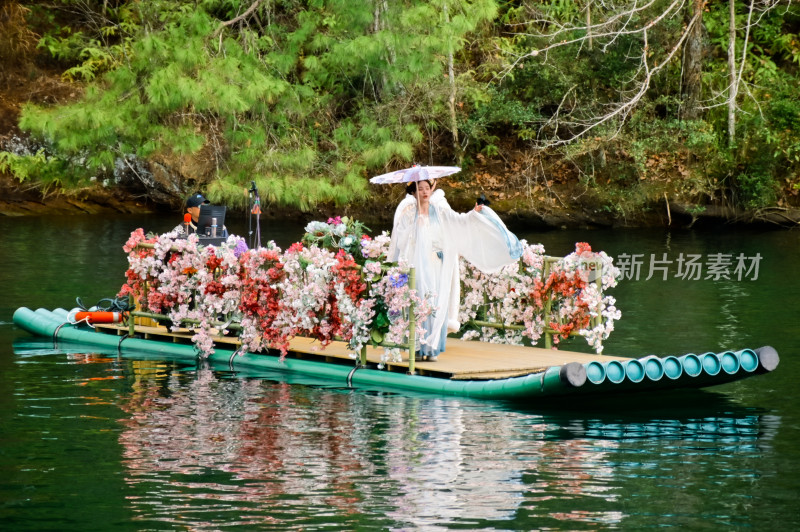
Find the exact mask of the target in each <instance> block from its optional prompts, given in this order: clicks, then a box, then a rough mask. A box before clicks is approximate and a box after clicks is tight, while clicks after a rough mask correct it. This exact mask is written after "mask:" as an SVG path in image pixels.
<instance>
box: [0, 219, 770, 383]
mask: <svg viewBox="0 0 800 532" xmlns="http://www.w3.org/2000/svg"><path fill="white" fill-rule="evenodd" d="M364 229H365V228H364V227H363V226H362V225H361V224H360V223H358V222H355V221H352V220H348V219H346V218H344V219H339V218H336V219H331V220H328V223H324V222H312V223H311V224H309V226H308V227H307V228H306V235H305V236H304V238H303V241H302V242H300V243H296V244H293V245H292V246H290V247H289V248H288V249H287V250H286V251H285V252H283V251H281V250H280V249H279V248H278V247H277V246H275V245H274V243H270V244H268V245H267V247H265V248H260V247H259V248H256V249H247V245H246V243H245V242H244V241H243V240H242V239H240V238H238V237H235V236H232V237H230V238H229V239H228V241H227V242H226V243H224V244H221V245H217V246H214V245H208V246H204V245H203V241H202V239H200V238H198V237H196V236H194V235H192V236H190V237H189V238H179V237H178V236H177V235H176V234H173V233H167V234H166V235H161V236H159V237H150V238H148V237H146V236H145V235H144V232H143V231H142V230H141V229H138V230H137V231H135V232H134V233H133V234H132V235H131V239H130V240H129V241H128V242H127V243H126V245H125V246H124V248H123V249H125V251H126V252H127V253H128V254H129V256H128V260H129V265H130V268H129V269H128V271H127V272H126V279H127V281H126V283H125V285H124V286H123V287H122V289H121V291H120V294H119V295H120V296H122V297H124V298H125V301H130V302H131V303H133V304H132V305H130V307H129V308H130V309H135V310H128V309H124V308H123V309H122V312H121V313H120V314H119V315H118V316H111V317H109V314H112V313H111V312H107V311H108V310H109V309H101V311H103V312H105V313H104V314H103V315H102V316H101V315H100V314H98V315H97V321H96V322H95V321H93V319H92V318H93V316H94V315H93V314H92V312H93V311H92V310H91V309H89V310H85V309H73V310H66V309H55V310H45V309H38V310H35V311H34V310H30V309H27V308H20V309H18V310H17V311H16V312H15V313H14V323H15V324H16V325H17V326H19V327H20V328H22V329H24V330H26V331H28V332H29V333H31V334H34V335H36V336H41V337H46V338H52V339H53V341H54V342H69V343H75V344H80V345H83V346H93V347H95V348H97V349H100V350H103V351H109V350H113V352H117V353H118V354H120V355H121V356H130V357H133V358H135V357H137V356H153V355H155V356H160V357H165V358H169V359H178V360H182V361H185V362H187V363H195V362H196V360H197V359H198V358H203V359H206V360H208V361H209V362H211V363H213V364H214V365H216V366H217V367H219V366H220V365H222V366H223V367H226V368H229V369H231V370H233V371H239V370H247V369H250V370H255V371H260V370H278V371H283V372H289V373H294V374H299V375H306V376H310V377H314V378H319V379H324V380H326V381H329V382H331V383H332V384H337V385H345V386H348V387H356V388H368V389H387V390H388V389H391V390H408V391H414V392H428V393H436V394H445V395H459V396H467V397H475V398H492V399H526V398H536V397H545V396H561V397H565V396H580V395H597V394H603V395H605V394H617V393H621V392H625V393H628V392H639V391H652V390H667V389H678V388H701V387H707V386H712V385H717V384H722V383H726V382H731V381H734V380H738V379H742V378H745V377H750V376H753V375H758V374H762V373H766V372H770V371H773V370H774V369H775V368H776V367H777V366H778V363H779V357H778V353H777V352H776V351H775V349H773V348H772V347H769V346H765V347H760V348H757V349H751V348H744V349H741V348H740V349H733V350H723V351H719V352H706V353H699V354H694V353H689V354H681V355H679V356H677V355H676V356H666V357H656V356H646V357H642V358H629V357H619V356H610V355H605V354H601V353H602V350H603V346H602V342H603V340H605V339H606V338H608V336H609V335H610V334H611V332H612V331H613V324H614V322H615V321H616V320H617V319H619V317H620V313H619V311H618V310H617V309H616V308H615V306H614V305H615V302H614V299H613V297H611V296H609V295H607V294H606V290H608V289H609V288H611V287H613V286H614V285H615V284H616V279H617V277H618V276H619V270H617V269H616V268H614V267H613V261H612V260H611V258H610V257H608V256H607V255H605V254H604V253H602V252H601V253H596V252H593V251H592V250H591V248H590V247H589V246H588V244H585V243H579V244H577V245H576V251H575V253H573V254H571V255H569V256H567V257H563V258H553V257H547V256H546V255H545V254H544V249H543V248H542V247H541V246H532V245H528V244H527V243H523V245H524V252H523V255H522V257H521V258H520V260H519V262H518V263H515V264H512V265H510V266H508V267H506V268H504V269H503V270H502V271H500V272H497V273H495V274H492V275H487V274H484V273H481V272H478V271H476V270H475V269H473V268H471V267H470V266H469V265H468V264H466V263H465V264H463V265H462V268H461V270H462V279H461V286H462V298H461V303H462V304H461V310H460V313H459V321H460V322H461V323H462V324H463V326H462V329H461V331H460V337H453V338H449V339H448V340H447V349H446V351H445V352H443V353H442V354H441V355H440V356H439V357H438V360H437V361H435V362H431V361H418V360H415V356H414V354H415V352H416V348H417V347H418V345H419V344H418V342H419V341H420V339H423V340H422V341H424V331H422V330H420V328H421V324H423V323H424V321H425V318H426V317H427V316H429V315H430V313H431V312H434V309H433V308H432V307H431V304H430V303H429V297H428V296H427V295H426V294H418V293H417V292H416V290H415V282H414V269H413V268H412V267H410V266H409V265H406V264H386V263H385V261H384V260H383V259H384V258H385V250H386V247H387V245H388V241H389V237H388V235H387V234H386V233H383V234H382V235H380V236H378V237H376V238H374V239H373V238H371V237H369V236H368V235H366V234H364V232H363V230H364ZM123 307H124V305H123ZM111 310H118V309H111ZM77 318H80V319H77ZM112 318H113V319H112ZM120 320H122V321H120ZM576 335H577V336H582V337H584V338H586V340H587V341H588V343H589V345H590V346H591V347H593V348H594V349H595V351H596V352H597V353H596V354H587V353H579V352H573V351H567V350H563V349H555V347H558V344H559V342H560V341H561V340H563V339H566V338H567V337H569V336H576ZM540 340H541V341H543V343H544V347H536V344H537V343H538V342H539V341H540Z"/></svg>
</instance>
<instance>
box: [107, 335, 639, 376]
mask: <svg viewBox="0 0 800 532" xmlns="http://www.w3.org/2000/svg"><path fill="white" fill-rule="evenodd" d="M97 328H98V329H100V330H104V331H106V332H110V333H113V334H125V333H126V332H127V331H128V328H127V327H126V326H122V325H97ZM136 331H137V332H138V333H140V334H142V335H143V336H144V338H147V339H153V340H162V341H184V342H185V341H188V340H189V339H190V338H191V337H192V333H191V331H188V330H180V331H177V332H172V331H170V330H169V329H167V328H166V327H163V326H156V327H148V326H141V325H137V326H136ZM215 342H216V343H218V344H224V345H225V346H226V347H229V348H235V347H236V346H238V345H240V342H239V341H238V339H237V338H236V337H232V336H219V337H217V338H215ZM289 352H290V353H289V356H293V357H298V358H327V359H329V360H330V359H339V361H341V362H346V361H353V356H352V353H351V352H350V350H349V349H348V348H347V344H346V343H345V342H332V343H331V344H330V345H328V346H327V347H325V348H324V349H323V348H322V346H321V344H320V343H319V341H317V340H313V339H311V338H293V339H292V340H291V341H290V343H289ZM383 354H384V349H383V348H382V347H373V346H369V347H367V360H368V361H369V362H370V363H372V364H379V363H381V356H382V355H383ZM593 360H600V361H609V360H627V358H625V357H615V356H607V355H596V354H587V353H578V352H574V351H561V350H554V349H543V348H539V347H524V346H515V345H505V344H489V343H484V342H469V341H464V340H458V339H454V338H450V339H448V340H447V350H446V351H445V352H444V353H442V354H440V355H439V358H438V360H437V361H436V362H425V361H423V362H416V363H415V368H416V370H417V372H418V373H420V374H423V375H438V376H441V377H445V378H451V379H454V380H469V379H475V380H488V379H502V378H508V377H517V376H522V375H527V374H529V373H537V372H540V371H544V370H545V369H547V368H549V367H552V366H562V365H564V364H567V363H569V362H578V363H581V364H585V363H587V362H591V361H593ZM386 366H387V368H388V369H389V370H391V371H407V370H408V354H407V352H404V354H403V361H402V362H390V363H386Z"/></svg>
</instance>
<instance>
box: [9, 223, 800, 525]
mask: <svg viewBox="0 0 800 532" xmlns="http://www.w3.org/2000/svg"><path fill="white" fill-rule="evenodd" d="M178 219H179V217H177V216H176V217H175V218H173V219H168V218H164V217H114V218H111V219H108V218H101V217H89V216H73V217H52V218H51V217H37V218H21V219H8V218H5V219H3V218H0V250H1V251H0V257H1V258H2V260H1V261H0V530H37V531H38V530H58V531H86V530H132V531H133V530H137V531H138V530H209V531H211V530H547V529H557V530H564V529H566V530H598V529H624V530H639V529H646V528H656V527H658V528H661V527H673V528H675V529H681V530H683V529H689V530H719V529H721V528H724V529H751V530H774V531H777V530H797V529H799V528H800V516H798V507H799V506H800V505H799V504H798V500H800V387H798V385H797V375H798V369H799V368H800V362H799V361H798V356H799V355H800V314H799V312H798V311H800V282H798V277H797V276H798V272H800V268H798V264H800V231H786V230H766V229H745V228H737V227H733V226H724V227H719V228H714V229H709V228H707V229H703V230H688V229H672V230H669V231H667V230H664V229H659V230H597V231H573V230H570V231H552V232H544V233H538V234H537V233H533V232H526V230H525V229H524V228H520V227H512V228H513V229H514V230H515V231H516V232H517V233H518V234H519V235H520V236H521V237H525V238H527V239H528V240H529V241H531V242H541V243H543V244H544V245H545V247H546V249H547V252H548V253H549V254H551V255H564V254H567V253H569V252H570V251H572V250H573V249H574V242H575V241H587V242H589V243H590V244H591V245H592V247H593V248H594V249H595V250H604V251H606V252H607V253H609V254H610V255H612V256H615V257H617V258H618V262H622V263H626V264H627V266H628V267H627V268H626V274H627V275H626V279H625V280H623V281H622V282H620V285H619V286H618V287H617V288H615V289H614V290H613V292H612V294H613V295H614V296H615V297H616V298H617V307H618V308H620V309H621V310H622V320H621V321H620V322H619V323H618V325H617V328H616V331H615V332H614V333H613V335H612V337H611V338H610V339H609V340H608V341H607V342H606V352H607V353H612V354H619V355H626V356H637V357H638V356H644V355H647V354H655V355H660V356H664V355H668V354H674V355H680V354H684V353H688V352H695V353H701V352H706V351H715V352H720V351H723V350H726V349H734V350H737V349H742V348H745V347H749V348H756V347H760V346H762V345H772V346H773V347H775V349H777V351H778V353H779V354H780V356H781V362H780V365H779V366H778V368H777V370H776V371H775V372H773V373H771V374H767V375H762V376H757V377H754V378H750V379H746V380H743V381H739V382H735V383H731V384H726V385H723V386H718V387H714V388H711V389H708V390H705V391H700V392H698V391H694V392H689V391H682V392H674V393H670V394H663V395H660V396H656V397H638V396H630V397H628V398H627V399H625V398H623V399H622V400H617V401H615V402H612V403H598V402H597V401H595V400H592V399H586V400H585V403H583V404H582V403H570V404H559V401H558V400H553V399H550V400H549V402H548V403H546V404H521V403H506V402H490V401H475V400H469V399H459V398H449V397H436V396H423V395H413V394H400V393H372V392H364V391H359V390H351V389H346V388H341V387H333V386H329V385H325V383H315V382H312V381H309V380H300V381H298V380H295V379H292V378H290V377H286V376H283V375H280V374H263V375H250V376H243V375H237V374H232V373H229V372H220V371H213V370H211V369H209V368H208V367H205V366H204V365H203V364H202V363H198V364H197V365H196V366H191V367H186V366H181V365H178V364H176V363H174V362H170V361H163V360H155V359H142V360H132V359H130V358H125V359H122V358H117V357H115V356H110V355H107V354H102V353H96V352H91V351H87V350H85V349H83V350H82V349H81V348H80V346H75V345H66V344H60V345H54V344H53V342H52V341H49V340H47V339H35V338H32V337H30V336H29V335H27V334H26V333H24V332H23V331H21V330H18V329H16V328H15V327H14V326H13V325H12V323H11V318H12V314H13V312H14V310H15V309H16V308H18V307H20V306H27V307H31V308H37V307H46V308H56V307H63V308H72V307H74V306H75V298H76V297H77V296H80V297H81V298H82V299H83V300H84V301H85V302H89V303H94V302H96V301H97V300H99V299H101V298H104V297H109V296H113V295H114V294H115V293H116V292H117V290H118V289H119V287H120V285H121V284H122V282H123V272H124V270H125V267H126V260H125V256H124V254H123V252H122V249H121V248H122V245H123V243H124V242H125V241H126V240H127V238H128V236H129V234H130V232H131V231H132V230H133V229H134V228H136V227H140V226H141V227H144V228H145V230H146V231H148V230H153V231H157V232H158V231H164V230H168V229H170V228H172V227H173V226H174V225H175V223H177V220H178ZM245 225H246V221H237V220H232V221H229V222H228V227H229V228H230V229H231V230H232V231H233V232H239V234H242V233H243V232H244V231H245V230H246V227H245ZM301 234H302V227H301V226H300V224H295V225H285V226H275V225H266V226H265V227H264V233H263V235H264V237H263V238H264V240H266V239H268V238H275V239H276V240H277V241H278V243H279V244H281V245H283V246H286V245H288V244H289V243H291V242H293V241H295V240H299V238H300V236H301ZM648 277H649V278H648ZM567 346H568V348H571V349H578V350H583V351H587V349H586V345H585V342H584V341H583V340H582V339H580V338H578V339H573V340H571V341H570V342H569V343H568V344H567Z"/></svg>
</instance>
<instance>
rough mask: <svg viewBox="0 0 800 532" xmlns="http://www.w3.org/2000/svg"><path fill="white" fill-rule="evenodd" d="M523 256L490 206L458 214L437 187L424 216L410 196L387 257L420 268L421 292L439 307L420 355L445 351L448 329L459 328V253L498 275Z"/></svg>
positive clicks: (396, 221) (428, 325) (396, 223)
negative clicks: (500, 270) (498, 272)
mask: <svg viewBox="0 0 800 532" xmlns="http://www.w3.org/2000/svg"><path fill="white" fill-rule="evenodd" d="M521 255H522V245H521V244H520V242H519V240H518V239H517V237H516V236H515V235H514V234H513V233H511V232H510V231H509V230H508V229H507V228H506V226H505V224H504V223H503V221H502V220H500V218H499V217H498V216H497V214H496V213H495V212H494V211H493V210H492V209H490V208H489V207H486V206H484V207H483V208H482V210H481V212H476V211H474V210H472V211H470V212H468V213H464V214H461V213H457V212H455V211H454V210H453V209H452V208H451V207H450V205H449V204H448V203H447V200H446V199H445V197H444V192H443V191H442V190H435V191H434V192H433V194H432V195H431V199H430V206H429V208H428V215H427V216H425V215H423V214H421V213H419V212H418V209H417V199H416V198H415V197H414V196H412V195H407V196H406V197H405V198H404V199H403V201H401V202H400V205H398V206H397V210H396V211H395V215H394V227H393V229H392V240H391V243H390V244H389V254H388V259H389V260H390V261H393V262H396V261H399V260H400V259H405V260H406V261H407V262H408V264H409V265H410V266H413V267H414V268H415V269H416V287H417V291H418V292H419V294H420V296H422V297H423V298H430V300H431V302H432V303H433V306H434V308H435V311H434V313H433V314H432V315H431V316H430V317H429V318H428V319H427V320H426V321H425V322H424V323H423V324H422V326H423V328H424V329H425V335H424V336H423V337H422V338H420V343H421V345H420V353H421V354H422V355H423V356H428V357H434V358H435V357H436V356H437V355H438V354H439V353H441V352H442V351H444V350H445V340H446V338H447V333H448V331H452V332H455V331H457V330H458V329H459V327H460V323H459V322H458V307H459V301H460V297H461V276H460V268H459V261H458V257H459V256H461V257H464V258H465V259H466V260H467V261H468V262H470V263H471V264H472V265H474V266H475V267H476V268H478V269H479V270H481V271H483V272H485V273H493V272H496V271H498V270H499V269H501V268H502V267H503V266H506V265H507V264H510V263H512V262H513V261H515V260H517V259H518V258H519V257H520V256H521Z"/></svg>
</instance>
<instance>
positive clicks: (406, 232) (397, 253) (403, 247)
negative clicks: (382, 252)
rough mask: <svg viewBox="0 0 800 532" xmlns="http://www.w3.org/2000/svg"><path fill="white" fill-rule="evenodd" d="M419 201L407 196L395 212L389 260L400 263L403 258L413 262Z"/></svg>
mask: <svg viewBox="0 0 800 532" xmlns="http://www.w3.org/2000/svg"><path fill="white" fill-rule="evenodd" d="M416 214H417V200H416V199H415V198H414V196H411V195H407V196H406V197H405V198H403V201H401V202H400V204H399V205H398V206H397V209H396V210H395V212H394V226H393V227H392V239H391V240H390V241H389V251H388V253H387V259H388V260H389V261H390V262H398V261H399V260H400V259H401V258H403V259H406V260H411V257H412V250H413V249H414V241H415V239H416V225H415V221H416Z"/></svg>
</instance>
